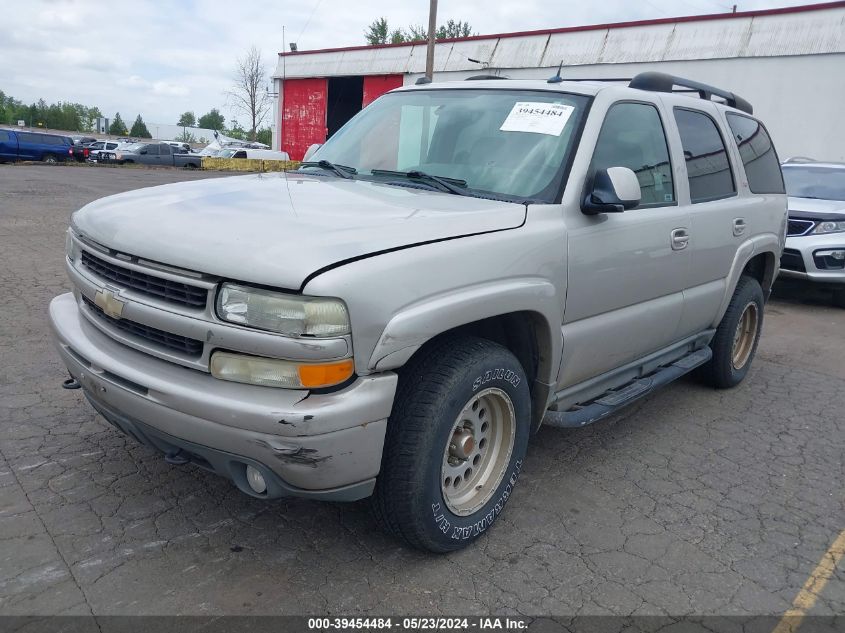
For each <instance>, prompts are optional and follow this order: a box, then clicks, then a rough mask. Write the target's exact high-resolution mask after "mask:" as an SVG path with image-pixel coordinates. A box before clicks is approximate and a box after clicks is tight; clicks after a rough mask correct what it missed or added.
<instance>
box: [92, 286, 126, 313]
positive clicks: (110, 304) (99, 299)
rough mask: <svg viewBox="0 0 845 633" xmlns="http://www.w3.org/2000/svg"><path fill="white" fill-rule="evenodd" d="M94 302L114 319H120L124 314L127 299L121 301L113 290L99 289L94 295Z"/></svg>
mask: <svg viewBox="0 0 845 633" xmlns="http://www.w3.org/2000/svg"><path fill="white" fill-rule="evenodd" d="M94 304H95V305H97V306H99V308H100V309H101V310H102V311H103V312H104V313H105V314H106V315H108V316H110V317H111V318H113V319H119V318H120V317H121V316H122V315H123V306H125V305H126V302H125V301H121V300H120V299H118V298H117V296H116V295H115V294H114V293H113V292H112V291H111V290H98V291H97V294H95V295H94Z"/></svg>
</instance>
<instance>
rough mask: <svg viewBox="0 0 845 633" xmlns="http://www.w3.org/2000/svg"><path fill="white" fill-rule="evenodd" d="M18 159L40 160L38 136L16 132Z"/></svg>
mask: <svg viewBox="0 0 845 633" xmlns="http://www.w3.org/2000/svg"><path fill="white" fill-rule="evenodd" d="M17 135H18V158H19V159H20V160H41V154H42V150H43V147H42V146H41V145H40V143H39V137H40V136H41V135H40V134H35V133H33V132H18V133H17Z"/></svg>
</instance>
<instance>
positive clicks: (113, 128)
mask: <svg viewBox="0 0 845 633" xmlns="http://www.w3.org/2000/svg"><path fill="white" fill-rule="evenodd" d="M109 134H113V135H114V136H126V135H127V134H129V130H127V129H126V124H125V123H124V122H123V119H121V118H120V112H118V113H117V114H115V115H114V119H112V122H111V125H110V126H109Z"/></svg>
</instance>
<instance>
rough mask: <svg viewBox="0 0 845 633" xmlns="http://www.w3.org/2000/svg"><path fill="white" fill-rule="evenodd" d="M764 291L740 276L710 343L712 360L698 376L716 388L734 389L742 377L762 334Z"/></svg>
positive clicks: (754, 282)
mask: <svg viewBox="0 0 845 633" xmlns="http://www.w3.org/2000/svg"><path fill="white" fill-rule="evenodd" d="M763 305H764V303H763V290H762V288H760V282H758V281H757V280H756V279H754V278H753V277H746V276H743V277H740V278H739V282H738V283H737V285H736V290H735V291H734V295H733V297H732V298H731V302H730V304H728V309H727V310H726V311H725V316H723V317H722V321H721V322H720V323H719V327H718V328H717V329H716V334H715V336H714V337H713V340H712V341H711V342H710V349H712V350H713V358H712V359H711V360H710V362H708V363H707V364H706V365H704V366H703V367H702V368H701V369H700V371H699V375H700V376H702V377H703V378H704V379H705V381H706V382H708V383H710V384H711V385H712V386H714V387H716V388H717V389H727V388H729V387H735V386H736V385H738V384H739V383H740V382H742V380H743V379H744V378H745V376H746V374H747V373H748V370H749V369H750V368H751V361H752V360H754V355H755V354H756V353H757V343H758V342H759V341H760V333H761V332H762V331H763Z"/></svg>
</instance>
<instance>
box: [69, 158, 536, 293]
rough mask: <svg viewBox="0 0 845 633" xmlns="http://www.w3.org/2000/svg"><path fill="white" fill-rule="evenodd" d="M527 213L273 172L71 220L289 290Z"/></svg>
mask: <svg viewBox="0 0 845 633" xmlns="http://www.w3.org/2000/svg"><path fill="white" fill-rule="evenodd" d="M525 213H526V209H525V206H524V205H521V204H514V203H509V202H500V201H495V200H483V199H479V198H472V197H469V196H457V195H452V194H446V193H440V192H435V191H429V190H421V189H412V188H408V187H401V186H393V185H387V184H382V183H373V182H367V181H362V180H345V179H341V178H338V177H336V176H333V175H325V176H311V175H307V174H295V173H276V174H254V175H249V176H240V177H227V178H214V179H207V180H197V181H192V182H182V183H176V184H170V185H162V186H158V187H151V188H148V189H139V190H135V191H130V192H127V193H122V194H118V195H115V196H110V197H108V198H103V199H101V200H97V201H95V202H92V203H91V204H89V205H87V206H85V207H83V208H82V209H80V210H79V211H77V212H76V213H74V214H73V217H72V221H71V224H72V226H73V227H74V230H76V231H77V232H78V233H80V234H82V235H84V236H85V237H87V238H90V239H92V240H94V241H96V242H98V243H100V244H102V245H104V246H107V247H109V248H111V249H114V250H116V251H120V252H123V253H127V254H130V255H137V256H139V257H142V258H146V259H149V260H153V261H157V262H160V263H164V264H169V265H172V266H177V267H180V268H186V269H189V270H194V271H198V272H203V273H208V274H212V275H219V276H220V277H225V278H229V279H235V280H239V281H248V282H253V283H259V284H265V285H269V286H275V287H279V288H285V289H289V290H295V289H299V288H301V287H302V285H303V283H304V282H305V280H306V278H307V277H308V276H309V275H311V274H312V273H315V272H316V271H319V270H321V269H323V268H326V267H329V266H332V265H333V264H338V263H340V262H344V261H346V260H350V259H356V258H360V257H364V256H367V255H371V254H374V253H378V252H381V251H388V250H395V249H399V248H403V247H408V246H412V245H416V244H422V243H425V242H432V241H438V240H443V239H448V238H455V237H461V236H467V235H473V234H477V233H485V232H490V231H499V230H504V229H513V228H517V227H519V226H521V225H522V224H523V222H524V220H525Z"/></svg>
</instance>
